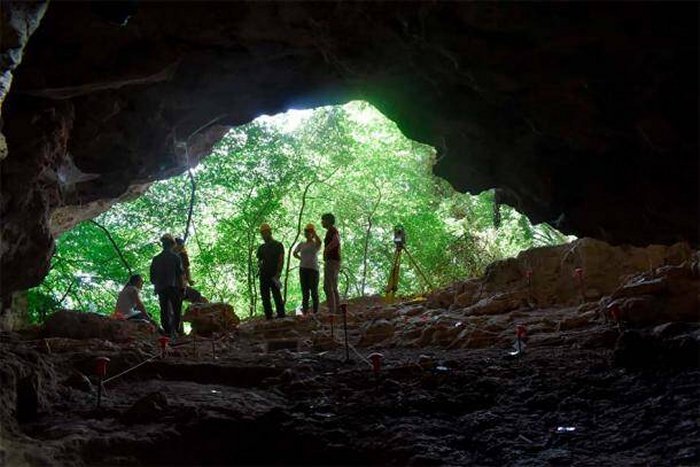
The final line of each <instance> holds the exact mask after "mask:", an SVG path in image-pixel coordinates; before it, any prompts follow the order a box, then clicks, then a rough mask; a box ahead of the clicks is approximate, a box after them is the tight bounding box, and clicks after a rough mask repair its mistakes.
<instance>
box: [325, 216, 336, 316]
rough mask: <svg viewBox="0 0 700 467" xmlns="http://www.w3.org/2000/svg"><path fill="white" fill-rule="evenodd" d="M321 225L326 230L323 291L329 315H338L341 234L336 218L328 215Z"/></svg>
mask: <svg viewBox="0 0 700 467" xmlns="http://www.w3.org/2000/svg"><path fill="white" fill-rule="evenodd" d="M321 225H323V227H324V228H325V229H326V237H325V238H324V239H323V291H324V292H325V293H326V303H327V304H328V312H329V313H337V312H338V306H339V305H340V293H339V292H338V274H340V233H338V229H336V228H335V216H334V215H333V214H331V213H326V214H324V215H322V216H321Z"/></svg>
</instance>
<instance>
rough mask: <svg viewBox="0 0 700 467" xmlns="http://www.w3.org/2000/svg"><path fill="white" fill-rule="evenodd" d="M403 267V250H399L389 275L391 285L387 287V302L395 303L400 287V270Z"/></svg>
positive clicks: (395, 254)
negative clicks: (395, 296)
mask: <svg viewBox="0 0 700 467" xmlns="http://www.w3.org/2000/svg"><path fill="white" fill-rule="evenodd" d="M400 267H401V249H400V248H397V249H396V252H395V253H394V260H393V262H392V265H391V272H390V273H389V283H388V284H387V287H386V300H387V302H393V301H394V295H395V294H396V290H397V289H398V287H399V270H400Z"/></svg>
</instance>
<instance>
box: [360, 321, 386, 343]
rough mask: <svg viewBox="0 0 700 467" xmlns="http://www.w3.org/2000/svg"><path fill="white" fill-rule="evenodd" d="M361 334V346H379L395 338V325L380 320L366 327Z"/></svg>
mask: <svg viewBox="0 0 700 467" xmlns="http://www.w3.org/2000/svg"><path fill="white" fill-rule="evenodd" d="M361 334H362V335H361V337H360V343H359V345H361V346H368V345H374V344H378V343H379V342H383V341H386V340H388V339H391V338H392V337H393V336H394V325H393V324H392V323H390V322H389V321H387V320H386V319H378V320H375V321H373V322H370V323H367V324H366V325H364V326H363V328H362V330H361Z"/></svg>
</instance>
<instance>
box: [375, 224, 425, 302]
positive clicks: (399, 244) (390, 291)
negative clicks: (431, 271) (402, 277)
mask: <svg viewBox="0 0 700 467" xmlns="http://www.w3.org/2000/svg"><path fill="white" fill-rule="evenodd" d="M394 245H395V246H396V250H395V251H394V259H393V260H392V262H391V273H390V274H389V283H388V284H387V286H386V301H387V302H388V303H392V302H393V301H394V297H395V296H396V291H397V290H398V289H399V274H400V272H401V256H402V254H403V253H406V257H407V258H408V261H409V263H410V264H411V266H413V268H414V269H415V270H416V272H417V273H418V275H419V276H420V277H421V279H423V282H424V283H425V285H427V286H428V288H430V289H432V288H433V285H432V284H431V283H430V281H429V280H428V278H427V277H426V276H425V274H423V271H422V270H421V268H420V266H418V263H416V261H415V260H414V259H413V256H411V253H409V251H408V249H407V248H406V231H405V230H404V228H403V226H401V225H397V226H396V227H394Z"/></svg>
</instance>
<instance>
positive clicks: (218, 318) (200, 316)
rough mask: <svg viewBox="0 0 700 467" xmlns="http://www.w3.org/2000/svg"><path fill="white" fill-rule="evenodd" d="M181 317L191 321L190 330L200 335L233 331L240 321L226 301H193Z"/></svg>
mask: <svg viewBox="0 0 700 467" xmlns="http://www.w3.org/2000/svg"><path fill="white" fill-rule="evenodd" d="M182 319H183V320H184V321H188V322H190V323H192V330H193V331H194V332H196V333H197V334H199V335H202V336H209V335H211V334H212V333H221V332H230V331H233V330H235V329H236V327H237V326H238V324H239V323H240V322H241V320H240V319H239V318H238V316H237V315H236V313H234V311H233V307H232V306H231V305H229V304H227V303H193V304H191V305H190V306H189V307H188V308H187V311H186V312H185V315H184V316H183V317H182Z"/></svg>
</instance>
